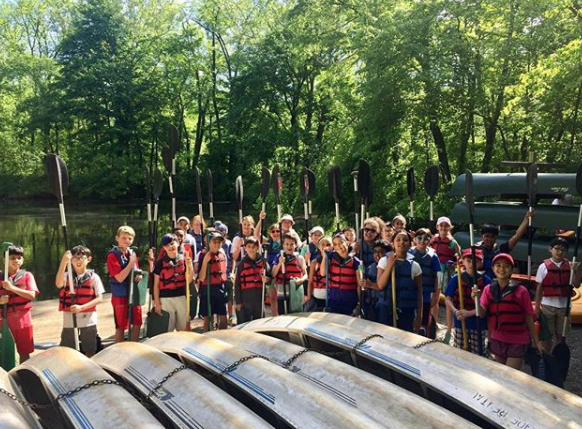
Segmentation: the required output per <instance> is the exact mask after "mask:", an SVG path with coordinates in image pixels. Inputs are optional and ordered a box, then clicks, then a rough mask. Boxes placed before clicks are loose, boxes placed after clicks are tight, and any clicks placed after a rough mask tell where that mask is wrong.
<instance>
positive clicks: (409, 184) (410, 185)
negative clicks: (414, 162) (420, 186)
mask: <svg viewBox="0 0 582 429" xmlns="http://www.w3.org/2000/svg"><path fill="white" fill-rule="evenodd" d="M406 190H407V191H408V197H409V198H410V199H411V200H414V194H415V193H416V179H415V178H414V167H410V168H409V169H408V171H407V172H406Z"/></svg>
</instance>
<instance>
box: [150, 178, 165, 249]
mask: <svg viewBox="0 0 582 429" xmlns="http://www.w3.org/2000/svg"><path fill="white" fill-rule="evenodd" d="M163 187H164V176H163V175H162V172H161V171H160V169H159V168H156V171H155V173H154V219H153V231H152V242H153V243H154V245H153V246H152V247H156V246H157V245H158V205H159V204H160V195H161V194H162V188H163Z"/></svg>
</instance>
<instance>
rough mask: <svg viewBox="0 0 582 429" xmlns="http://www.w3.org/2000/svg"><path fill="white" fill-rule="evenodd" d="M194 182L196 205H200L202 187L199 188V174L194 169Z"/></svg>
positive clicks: (196, 169) (195, 168)
mask: <svg viewBox="0 0 582 429" xmlns="http://www.w3.org/2000/svg"><path fill="white" fill-rule="evenodd" d="M194 180H195V182H196V204H202V186H200V172H199V171H198V168H197V167H194Z"/></svg>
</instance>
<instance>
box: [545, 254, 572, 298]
mask: <svg viewBox="0 0 582 429" xmlns="http://www.w3.org/2000/svg"><path fill="white" fill-rule="evenodd" d="M544 265H545V266H546V269H547V270H548V273H547V274H546V276H545V277H544V279H543V280H542V286H543V287H544V296H563V297H568V295H569V293H570V288H569V282H570V262H568V261H567V260H564V261H562V264H561V265H560V266H559V267H558V266H557V265H556V264H554V262H553V261H552V260H551V259H546V260H545V261H544ZM571 292H574V291H573V290H572V291H571Z"/></svg>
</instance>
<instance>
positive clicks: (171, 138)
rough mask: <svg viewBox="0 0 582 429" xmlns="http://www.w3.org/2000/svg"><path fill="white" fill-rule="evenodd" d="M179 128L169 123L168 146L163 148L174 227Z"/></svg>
mask: <svg viewBox="0 0 582 429" xmlns="http://www.w3.org/2000/svg"><path fill="white" fill-rule="evenodd" d="M178 139H179V137H178V129H177V128H176V127H175V126H174V125H172V124H169V125H168V146H166V147H164V148H163V149H162V158H163V160H164V166H165V167H166V171H167V172H168V184H169V185H170V199H171V200H172V227H173V228H175V227H176V196H175V195H174V185H173V182H174V177H175V176H176V152H177V151H178Z"/></svg>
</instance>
